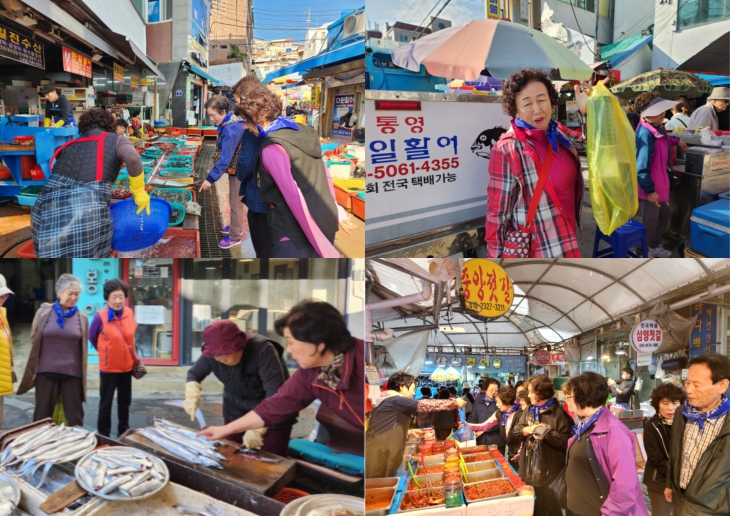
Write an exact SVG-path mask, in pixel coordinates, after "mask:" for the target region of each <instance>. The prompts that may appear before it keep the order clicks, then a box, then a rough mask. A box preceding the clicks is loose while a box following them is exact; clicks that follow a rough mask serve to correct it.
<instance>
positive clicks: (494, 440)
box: [466, 392, 504, 450]
mask: <svg viewBox="0 0 730 516" xmlns="http://www.w3.org/2000/svg"><path fill="white" fill-rule="evenodd" d="M486 397H487V396H486V394H484V393H483V392H480V393H479V394H478V395H477V397H476V399H475V400H474V406H473V407H472V409H471V414H469V417H468V419H467V420H466V421H467V423H476V424H482V423H485V422H486V421H487V419H489V418H490V417H492V415H493V414H495V413H496V412H497V402H496V401H492V402H490V403H487V400H486ZM477 444H480V445H489V444H496V445H497V446H499V449H500V450H501V449H503V448H504V439H502V435H501V434H500V433H499V428H496V427H495V428H493V429H491V430H490V431H489V432H484V433H483V434H482V435H480V436H479V438H477Z"/></svg>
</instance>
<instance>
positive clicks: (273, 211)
mask: <svg viewBox="0 0 730 516" xmlns="http://www.w3.org/2000/svg"><path fill="white" fill-rule="evenodd" d="M239 108H240V111H241V113H242V116H243V118H244V119H245V120H246V122H247V125H248V123H250V124H251V125H252V126H255V127H256V130H257V131H258V134H259V140H260V141H261V150H260V159H259V160H258V162H257V164H256V183H257V186H258V193H259V197H260V199H261V200H262V201H263V202H264V203H266V204H267V206H268V209H267V213H266V217H267V222H268V226H269V238H270V244H271V257H272V258H318V257H321V258H338V257H339V256H340V253H339V252H338V251H337V250H336V249H335V248H334V246H333V245H332V244H333V242H334V240H335V233H336V232H337V229H338V225H339V220H340V219H342V218H343V217H342V215H343V214H342V212H339V211H338V207H337V204H336V202H335V194H334V187H333V186H332V181H331V179H330V178H329V173H328V172H327V168H326V166H325V164H324V162H323V161H322V147H321V145H320V143H319V137H318V136H317V132H316V131H315V130H314V129H313V128H312V127H310V126H307V125H302V124H297V123H294V122H292V121H291V120H288V119H286V118H284V117H283V116H282V115H281V111H282V103H281V99H279V98H277V97H276V95H275V94H274V93H272V92H271V91H269V90H268V89H267V88H265V87H263V86H261V87H258V88H255V89H254V90H253V91H251V92H250V93H249V94H248V96H246V98H241V104H240V105H239ZM344 218H345V219H346V218H347V217H346V215H345V216H344ZM343 229H345V230H347V229H346V228H343Z"/></svg>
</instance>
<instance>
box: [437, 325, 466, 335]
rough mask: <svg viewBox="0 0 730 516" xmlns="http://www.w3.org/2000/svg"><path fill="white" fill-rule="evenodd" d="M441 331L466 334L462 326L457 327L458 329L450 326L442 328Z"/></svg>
mask: <svg viewBox="0 0 730 516" xmlns="http://www.w3.org/2000/svg"><path fill="white" fill-rule="evenodd" d="M439 331H440V332H443V333H465V332H466V329H465V328H462V327H461V326H457V327H456V328H452V327H450V326H441V327H440V328H439Z"/></svg>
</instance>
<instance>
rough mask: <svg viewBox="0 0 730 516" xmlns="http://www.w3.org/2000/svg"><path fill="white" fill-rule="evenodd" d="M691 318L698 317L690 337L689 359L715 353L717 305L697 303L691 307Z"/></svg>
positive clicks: (716, 342)
mask: <svg viewBox="0 0 730 516" xmlns="http://www.w3.org/2000/svg"><path fill="white" fill-rule="evenodd" d="M689 314H690V316H695V315H696V316H697V320H696V321H695V325H694V328H692V334H691V335H690V346H689V358H694V357H696V356H697V355H705V354H707V353H715V352H716V351H717V349H716V346H717V345H718V340H719V339H718V338H717V321H718V318H717V305H715V304H711V303H695V304H693V305H691V306H690V312H689Z"/></svg>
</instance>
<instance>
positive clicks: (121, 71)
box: [114, 63, 124, 82]
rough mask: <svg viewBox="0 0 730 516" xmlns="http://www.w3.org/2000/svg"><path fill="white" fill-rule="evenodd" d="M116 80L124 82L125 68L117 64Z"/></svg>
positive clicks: (115, 68) (115, 70)
mask: <svg viewBox="0 0 730 516" xmlns="http://www.w3.org/2000/svg"><path fill="white" fill-rule="evenodd" d="M114 80H115V81H118V82H124V67H123V66H122V65H119V64H117V63H114Z"/></svg>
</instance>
